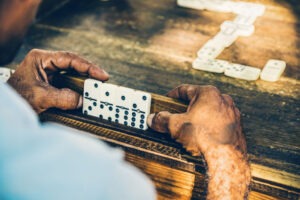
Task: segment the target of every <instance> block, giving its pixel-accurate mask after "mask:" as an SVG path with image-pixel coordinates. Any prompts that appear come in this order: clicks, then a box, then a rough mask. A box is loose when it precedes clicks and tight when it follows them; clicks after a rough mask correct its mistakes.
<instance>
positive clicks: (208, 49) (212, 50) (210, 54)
mask: <svg viewBox="0 0 300 200" xmlns="http://www.w3.org/2000/svg"><path fill="white" fill-rule="evenodd" d="M223 50H224V47H223V46H222V45H220V44H218V43H217V42H215V41H214V40H209V41H208V42H206V43H205V44H204V45H203V46H202V47H201V49H200V50H199V51H198V52H197V55H198V57H199V58H207V59H209V58H211V59H214V58H216V57H218V56H219V55H220V54H221V53H222V51H223Z"/></svg>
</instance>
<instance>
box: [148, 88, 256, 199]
mask: <svg viewBox="0 0 300 200" xmlns="http://www.w3.org/2000/svg"><path fill="white" fill-rule="evenodd" d="M167 96H169V97H172V98H176V99H181V100H185V101H188V102H189V106H188V109H187V111H186V112H185V113H180V114H171V113H169V112H165V111H163V112H159V113H156V114H151V115H149V117H148V125H149V126H150V127H151V128H152V129H154V130H156V131H158V132H162V133H167V132H168V133H170V134H171V136H172V138H174V139H175V140H176V141H177V142H179V143H181V144H182V145H183V147H184V148H186V150H187V151H189V152H190V153H192V154H193V155H200V154H203V156H204V158H205V160H206V162H207V166H208V175H209V183H208V195H207V199H214V200H215V199H238V200H240V199H247V196H248V186H249V184H250V179H251V175H250V167H249V164H248V162H247V154H246V152H247V148H246V142H245V137H244V135H243V133H242V129H241V124H240V112H239V110H238V109H237V108H236V107H235V105H234V103H233V101H232V98H231V97H230V96H228V95H226V94H221V93H220V91H219V90H218V89H216V88H215V87H212V86H196V85H181V86H179V87H177V88H175V89H173V90H172V91H170V92H169V93H168V94H167Z"/></svg>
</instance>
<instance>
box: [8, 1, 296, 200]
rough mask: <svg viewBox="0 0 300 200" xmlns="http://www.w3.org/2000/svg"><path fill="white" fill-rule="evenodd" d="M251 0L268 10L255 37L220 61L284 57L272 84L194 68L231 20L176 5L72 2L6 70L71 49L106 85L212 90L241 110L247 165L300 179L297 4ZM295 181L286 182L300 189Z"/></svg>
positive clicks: (35, 33)
mask: <svg viewBox="0 0 300 200" xmlns="http://www.w3.org/2000/svg"><path fill="white" fill-rule="evenodd" d="M255 2H260V3H263V4H265V5H266V6H267V11H266V13H265V14H264V15H263V16H262V17H259V18H258V20H257V21H256V23H255V28H256V31H255V33H254V34H253V35H252V36H250V37H243V38H239V39H238V40H237V42H236V43H234V45H232V46H231V47H229V48H228V49H226V50H225V51H224V52H223V53H222V54H221V55H220V58H221V59H225V60H230V61H232V62H237V63H242V64H247V65H251V66H255V67H259V68H262V67H263V65H264V64H265V63H266V61H267V60H268V59H270V58H275V59H283V60H285V61H286V62H287V69H286V71H285V73H284V76H283V77H282V78H281V79H280V80H279V81H278V82H276V83H269V82H264V81H261V80H258V81H255V82H247V81H241V80H237V79H232V78H228V77H225V76H223V75H219V74H213V73H206V72H201V71H197V70H194V69H192V68H191V62H192V60H193V59H195V57H196V52H197V50H198V49H199V48H200V47H201V46H202V45H203V44H204V43H205V42H206V41H207V40H208V39H209V38H211V37H213V36H214V35H215V34H216V33H217V32H218V31H219V26H220V24H221V23H222V22H223V21H225V20H228V19H233V18H234V15H233V14H225V13H216V12H210V11H196V10H191V9H184V8H179V7H177V6H176V3H175V0H164V1H140V0H129V1H124V0H116V1H109V2H105V3H104V2H101V1H99V0H97V1H96V0H95V1H93V0H89V1H82V2H77V1H76V2H74V3H72V4H70V5H68V6H66V7H64V8H62V9H60V10H58V11H56V12H55V13H53V14H52V15H49V16H47V17H46V18H44V19H43V20H41V21H39V22H38V23H37V24H35V25H34V26H33V27H32V29H31V30H30V32H29V34H28V37H27V38H26V41H25V43H24V45H23V47H22V49H21V51H20V53H19V55H18V57H17V58H16V59H15V62H14V63H13V64H12V65H11V66H12V67H14V65H15V64H16V63H18V62H19V61H21V60H22V59H23V57H24V56H25V54H26V53H27V52H28V51H29V50H30V49H31V48H43V49H51V50H70V51H74V52H77V53H78V54H80V55H82V56H85V57H86V58H88V59H90V60H91V61H93V62H95V63H97V64H101V66H103V68H104V69H106V70H107V71H108V72H109V73H110V74H111V78H110V81H109V82H111V83H116V84H119V85H123V86H127V87H131V88H136V89H141V90H145V91H148V92H152V93H157V94H164V93H166V92H167V91H168V90H170V89H172V88H173V87H175V86H177V85H178V84H181V83H191V84H211V85H215V86H217V87H218V88H220V90H221V91H222V92H224V93H228V94H230V95H231V96H232V97H233V99H234V100H235V102H236V104H237V106H238V107H239V108H240V110H241V112H242V115H243V127H244V132H245V134H246V138H247V145H248V150H249V155H250V160H251V162H252V163H254V164H258V165H263V166H265V167H267V168H268V169H274V170H275V169H276V170H279V171H280V173H282V174H285V173H288V174H293V175H295V176H296V177H299V174H300V149H299V145H300V139H299V136H300V116H299V110H300V107H299V100H298V99H299V94H300V92H299V89H300V87H299V85H300V84H299V66H300V59H299V56H300V48H299V47H300V36H299V27H300V24H299V20H300V14H299V13H300V11H299V3H298V1H297V0H296V1H272V0H261V1H255ZM145 162H146V161H145ZM137 165H138V163H137ZM263 170H264V169H262V171H263ZM267 171H268V170H267ZM289 180H290V181H289ZM297 181H299V179H297V178H296V179H293V178H290V179H287V180H285V185H290V186H293V188H298V189H300V186H299V184H300V183H299V182H297ZM252 194H254V193H252ZM266 198H267V197H266Z"/></svg>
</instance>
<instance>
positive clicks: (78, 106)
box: [76, 95, 83, 108]
mask: <svg viewBox="0 0 300 200" xmlns="http://www.w3.org/2000/svg"><path fill="white" fill-rule="evenodd" d="M82 103H83V97H82V96H81V95H80V97H79V100H78V105H77V107H76V108H81V107H82Z"/></svg>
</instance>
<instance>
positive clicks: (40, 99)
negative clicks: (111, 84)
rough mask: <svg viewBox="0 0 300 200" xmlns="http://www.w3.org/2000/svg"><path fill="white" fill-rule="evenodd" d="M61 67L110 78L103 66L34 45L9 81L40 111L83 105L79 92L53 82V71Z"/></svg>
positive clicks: (100, 78) (106, 78)
mask: <svg viewBox="0 0 300 200" xmlns="http://www.w3.org/2000/svg"><path fill="white" fill-rule="evenodd" d="M60 70H75V71H77V72H79V73H81V74H86V75H89V77H91V78H94V79H97V80H100V81H106V80H108V78H109V75H108V74H107V73H106V72H105V71H104V70H102V69H101V68H99V67H98V66H96V65H94V64H92V63H90V62H88V61H87V60H85V59H83V58H81V57H79V56H77V55H76V54H73V53H70V52H62V51H44V50H37V49H34V50H31V51H30V52H29V53H28V54H27V56H26V57H25V59H24V60H23V61H22V62H21V64H20V65H19V67H18V68H17V69H16V71H15V73H14V74H13V75H12V76H11V77H10V78H9V80H8V84H9V85H11V86H12V87H13V88H14V89H15V90H16V91H17V92H18V93H19V94H21V95H22V96H23V98H25V99H26V100H27V101H28V102H29V104H30V105H31V106H32V108H33V109H34V110H35V111H36V112H37V113H41V112H43V111H45V110H47V109H48V108H60V109H63V110H68V109H76V108H79V107H81V106H82V96H81V95H80V94H78V93H76V92H74V91H72V90H70V89H67V88H63V89H57V88H55V87H53V86H52V85H51V76H52V74H53V73H55V72H57V71H60Z"/></svg>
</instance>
